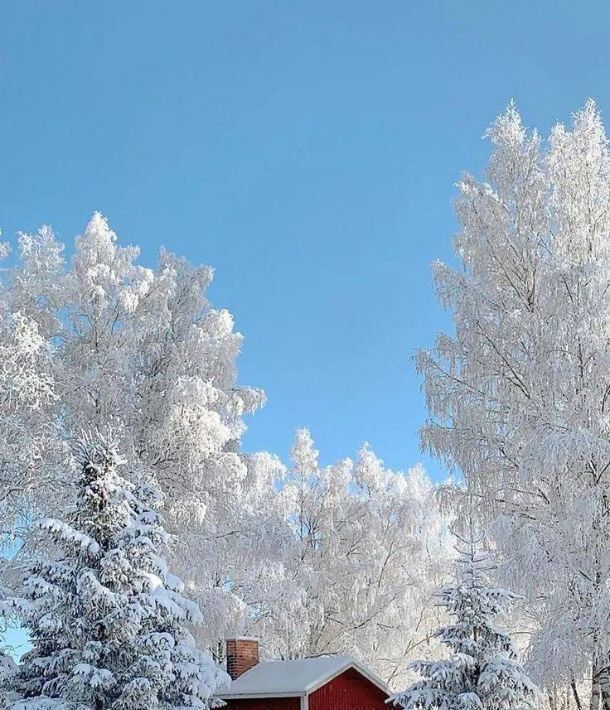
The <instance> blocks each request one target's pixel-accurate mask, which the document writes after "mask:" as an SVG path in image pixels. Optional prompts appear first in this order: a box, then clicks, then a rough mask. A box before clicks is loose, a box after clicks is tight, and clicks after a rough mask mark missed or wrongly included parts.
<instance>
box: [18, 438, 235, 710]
mask: <svg viewBox="0 0 610 710" xmlns="http://www.w3.org/2000/svg"><path fill="white" fill-rule="evenodd" d="M79 463H80V475H79V478H78V481H77V497H76V504H75V506H73V507H72V508H71V509H70V510H69V511H68V512H66V514H65V515H64V516H63V517H62V518H55V519H45V520H42V521H40V522H39V523H38V528H39V529H40V531H41V534H42V536H41V540H40V542H41V543H42V544H44V543H46V547H47V552H46V554H45V555H44V556H41V558H40V560H39V561H38V562H36V563H34V564H33V565H32V566H31V567H30V569H29V572H28V574H27V576H26V578H25V582H24V587H25V593H24V597H23V598H18V599H14V600H13V601H12V604H11V606H12V608H14V609H15V610H16V611H17V613H18V614H19V616H20V618H21V620H22V622H23V623H24V624H25V625H26V626H27V628H28V630H29V632H30V636H31V639H32V646H33V647H32V650H31V651H30V652H29V653H27V654H26V656H25V657H24V658H23V659H22V662H21V666H20V668H19V672H18V674H17V675H16V676H15V677H14V678H13V679H12V681H11V682H10V686H9V689H10V690H12V691H13V693H14V695H15V696H16V698H15V700H14V704H13V706H12V707H15V708H21V707H27V708H31V707H32V708H33V707H47V706H48V707H58V708H64V707H65V708H69V707H81V706H82V707H84V708H91V709H96V710H97V709H99V710H102V709H103V710H109V709H110V708H112V709H114V710H145V709H147V708H160V709H163V708H166V709H168V710H169V709H170V708H200V709H203V708H208V707H210V706H211V704H212V703H213V695H214V693H215V691H216V690H217V686H218V684H219V682H221V681H222V680H223V676H224V674H223V673H222V671H220V670H219V669H218V667H217V666H216V664H215V663H214V662H213V660H212V659H211V657H210V656H209V655H207V654H204V653H202V652H201V651H199V650H198V649H197V648H196V646H195V644H194V641H193V638H192V637H191V635H190V632H189V631H188V629H187V626H188V625H189V624H193V623H199V622H201V621H202V617H201V613H200V611H199V609H198V608H197V606H196V605H195V604H194V603H193V602H191V601H189V600H187V599H186V598H185V597H184V596H183V595H182V583H181V582H180V580H179V579H177V578H176V577H174V576H173V575H172V574H171V573H170V572H169V570H168V566H167V563H166V561H165V558H164V553H165V551H166V549H167V543H168V539H167V533H166V532H165V530H164V528H163V525H162V521H161V518H160V515H159V513H158V512H157V510H156V508H157V507H158V504H159V499H158V493H157V492H156V491H155V490H154V489H153V488H150V487H148V486H145V485H141V486H140V487H136V486H135V484H134V483H132V482H130V481H128V480H126V479H125V478H124V477H123V476H122V475H121V472H120V467H121V466H122V465H123V463H124V462H123V461H122V460H121V459H120V457H119V455H118V453H117V450H116V446H115V444H113V443H112V441H111V440H108V441H105V440H104V439H103V438H102V437H100V436H99V435H98V436H96V437H95V438H93V439H91V440H85V441H84V442H83V444H82V445H81V446H80V447H79Z"/></svg>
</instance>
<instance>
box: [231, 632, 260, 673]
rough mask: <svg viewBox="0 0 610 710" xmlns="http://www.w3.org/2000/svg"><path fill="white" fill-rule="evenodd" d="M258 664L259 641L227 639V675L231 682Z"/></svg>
mask: <svg viewBox="0 0 610 710" xmlns="http://www.w3.org/2000/svg"><path fill="white" fill-rule="evenodd" d="M257 663H258V639H254V638H247V637H241V638H236V639H227V673H228V674H229V675H230V676H231V680H235V679H236V678H239V676H240V675H243V674H244V673H245V672H246V671H249V670H250V668H252V667H253V666H255V665H256V664H257Z"/></svg>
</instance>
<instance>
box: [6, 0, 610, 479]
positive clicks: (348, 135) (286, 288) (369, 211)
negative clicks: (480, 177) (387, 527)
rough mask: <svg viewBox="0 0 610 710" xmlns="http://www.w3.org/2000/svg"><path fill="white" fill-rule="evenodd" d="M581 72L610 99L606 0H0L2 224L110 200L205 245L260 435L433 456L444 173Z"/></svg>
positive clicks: (556, 110)
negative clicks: (428, 385) (253, 397)
mask: <svg viewBox="0 0 610 710" xmlns="http://www.w3.org/2000/svg"><path fill="white" fill-rule="evenodd" d="M589 96H593V97H595V98H597V100H598V103H599V105H600V107H601V109H602V111H603V112H604V113H606V114H610V4H608V3H607V2H603V1H601V0H600V1H599V2H580V3H577V2H575V1H574V0H572V1H571V2H562V1H561V0H553V1H551V0H547V1H545V2H538V1H532V0H527V1H521V2H499V1H498V0H485V1H480V0H461V1H459V0H452V1H450V2H439V1H424V0H388V1H385V2H362V1H360V0H307V1H304V2H291V1H289V0H283V1H277V2H272V1H268V0H251V1H249V2H240V1H232V2H220V1H217V2H206V1H203V0H196V1H193V2H187V1H178V2H167V1H165V2H160V1H154V0H147V1H144V0H142V1H138V2H136V1H130V0H121V1H120V2H119V1H108V0H106V1H104V2H101V1H100V0H96V1H95V2H92V1H91V0H73V1H70V2H67V1H64V0H52V1H48V0H39V1H38V2H31V1H30V0H19V1H17V0H13V1H12V2H11V1H5V2H2V3H1V4H0V101H1V113H0V122H1V126H2V130H1V131H0V161H1V162H0V225H2V227H3V230H4V234H5V236H8V235H12V234H13V233H14V232H15V231H17V230H26V231H29V230H34V229H35V228H36V227H37V226H38V225H40V224H41V223H50V224H51V225H53V227H54V228H55V229H56V231H57V232H58V233H59V234H60V235H61V237H62V238H64V239H66V240H68V241H71V240H72V239H73V237H74V235H75V234H76V233H78V232H79V231H80V230H81V229H82V228H83V226H84V224H85V223H86V221H87V219H88V217H89V215H90V214H91V212H92V211H93V210H96V209H98V210H101V211H102V212H103V213H104V214H105V215H106V216H107V217H108V218H109V219H110V222H111V224H112V226H113V228H114V229H115V230H116V231H117V232H118V234H119V236H120V237H121V239H122V240H124V241H126V242H134V243H138V244H140V245H141V246H142V248H143V258H144V261H145V262H147V263H153V262H154V259H155V256H156V253H157V251H158V249H159V247H160V246H161V245H164V246H166V247H167V248H169V249H171V250H174V251H176V252H178V253H180V254H183V255H185V256H187V257H188V258H189V259H190V260H191V261H193V262H200V263H207V264H210V265H212V266H214V267H215V268H216V280H215V284H214V286H213V288H212V291H211V296H212V299H213V301H214V303H215V305H218V306H223V307H226V308H229V309H230V310H231V311H232V312H233V314H234V315H235V318H236V321H237V327H238V329H239V330H240V331H241V332H242V333H243V334H244V336H245V343H244V349H243V353H242V356H241V359H240V377H241V380H242V382H244V383H247V384H253V385H256V386H259V387H262V388H264V389H265V390H266V392H267V394H268V397H269V402H268V405H267V406H266V408H265V409H264V410H262V411H261V412H260V413H258V414H257V415H256V416H255V417H253V418H251V419H250V420H249V426H250V430H249V433H248V435H247V437H246V440H245V447H246V448H247V449H249V450H253V449H257V448H266V449H269V450H271V451H274V452H277V453H280V454H281V455H282V456H285V454H286V452H287V450H288V449H289V447H290V443H291V439H292V435H293V431H294V429H295V428H296V427H297V426H309V427H310V428H311V429H312V432H313V434H314V437H315V438H316V440H317V443H318V445H319V448H320V449H321V450H322V459H323V461H329V460H331V459H334V458H339V457H342V456H346V455H352V454H354V453H355V451H356V449H357V447H358V446H359V444H360V443H361V442H362V441H364V440H368V441H370V443H371V444H372V445H373V447H374V448H375V450H376V451H377V453H378V454H379V455H380V456H382V457H383V458H384V459H385V460H386V462H387V463H388V464H389V465H391V466H393V467H396V468H399V467H400V468H402V467H407V466H409V465H411V464H412V463H414V462H416V461H417V460H423V461H424V462H425V464H426V466H427V467H428V468H429V470H430V471H431V472H432V473H433V475H435V476H440V475H442V471H441V470H440V468H439V467H438V465H437V464H435V463H434V462H432V461H430V460H429V459H428V458H427V457H422V455H421V454H420V452H419V446H418V438H417V428H418V426H419V425H420V424H421V422H422V421H423V419H424V417H425V408H424V403H423V399H422V395H421V393H420V382H419V380H418V378H417V376H416V374H415V372H414V370H413V366H412V363H411V359H410V358H411V356H412V355H413V353H414V352H415V350H416V349H417V348H419V347H422V346H428V345H430V344H431V343H432V342H433V338H434V336H435V333H436V332H437V331H438V330H439V329H441V328H446V327H447V326H448V324H449V319H448V317H447V315H446V314H444V313H443V312H442V311H441V309H440V308H439V306H438V305H437V304H436V302H435V299H434V294H433V290H432V285H431V279H430V263H431V262H432V261H433V260H434V259H435V258H442V259H450V258H451V235H452V233H453V232H454V231H455V221H454V218H453V215H452V208H451V201H452V197H453V195H454V187H453V185H454V183H455V181H456V179H457V178H458V177H459V175H460V172H461V171H463V170H471V171H475V172H478V171H480V170H481V169H482V167H483V165H484V162H485V157H486V154H487V146H486V145H485V143H483V142H482V141H481V136H482V134H483V132H484V129H485V127H486V126H487V124H488V123H489V122H490V121H491V120H492V119H493V117H494V116H495V115H496V114H497V113H499V112H500V111H501V110H502V109H503V108H504V106H505V105H506V103H507V102H508V100H509V99H510V98H511V97H514V98H515V99H516V101H517V103H518V105H519V107H520V109H521V110H522V112H523V114H524V117H525V119H526V121H527V122H528V123H529V124H530V125H536V126H538V127H540V128H541V129H542V130H547V129H548V127H549V126H550V124H551V123H552V122H553V121H555V120H561V121H567V120H569V116H570V113H571V112H572V111H574V110H575V109H577V108H578V107H580V106H581V105H582V104H583V103H584V101H585V100H586V98H587V97H589Z"/></svg>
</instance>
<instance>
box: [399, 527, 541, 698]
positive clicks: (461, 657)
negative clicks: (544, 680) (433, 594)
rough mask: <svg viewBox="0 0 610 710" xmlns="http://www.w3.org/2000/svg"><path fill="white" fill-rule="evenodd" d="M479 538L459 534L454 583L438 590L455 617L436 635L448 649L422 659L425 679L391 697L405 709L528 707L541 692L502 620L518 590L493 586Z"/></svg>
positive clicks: (414, 666)
mask: <svg viewBox="0 0 610 710" xmlns="http://www.w3.org/2000/svg"><path fill="white" fill-rule="evenodd" d="M480 543H481V540H480V539H478V540H477V539H475V538H473V537H470V538H469V539H462V538H459V545H458V560H457V565H458V572H457V575H456V583H455V586H451V587H446V588H445V589H443V590H442V591H441V592H440V593H439V595H438V596H439V604H440V605H441V606H443V607H444V608H445V609H446V611H447V613H448V614H449V615H450V616H451V617H453V623H451V624H449V625H447V626H443V627H441V628H440V629H439V630H438V631H437V633H436V636H437V637H438V639H439V640H440V642H441V643H442V644H443V645H444V646H445V647H446V648H447V649H449V656H448V657H447V658H444V659H442V660H421V661H416V662H415V663H413V664H412V666H411V667H412V669H413V670H414V671H416V672H417V673H419V674H420V676H422V677H421V679H420V680H418V681H416V682H415V683H413V684H412V685H411V686H410V687H408V688H407V689H406V690H405V691H403V692H401V693H398V694H396V695H394V696H393V697H392V699H391V700H392V702H393V703H394V705H396V706H399V707H402V708H405V709H406V710H526V709H527V708H533V707H535V704H536V698H537V695H538V691H537V688H536V686H535V685H534V684H533V683H532V682H531V680H530V679H529V678H528V676H527V675H526V673H525V671H524V669H523V666H522V665H521V663H520V662H519V661H518V659H517V653H516V650H515V647H514V645H513V642H512V640H511V638H510V636H509V635H508V634H507V633H505V632H503V631H501V630H500V628H499V626H498V622H499V621H501V620H502V617H503V615H505V614H506V611H507V609H508V606H509V605H510V603H511V602H512V601H513V600H514V599H515V595H514V594H513V593H512V592H510V591H508V590H506V589H500V588H495V587H490V586H489V582H488V580H487V574H488V572H489V570H490V569H491V564H490V558H489V556H488V555H487V554H486V553H485V552H483V551H482V549H481V548H480Z"/></svg>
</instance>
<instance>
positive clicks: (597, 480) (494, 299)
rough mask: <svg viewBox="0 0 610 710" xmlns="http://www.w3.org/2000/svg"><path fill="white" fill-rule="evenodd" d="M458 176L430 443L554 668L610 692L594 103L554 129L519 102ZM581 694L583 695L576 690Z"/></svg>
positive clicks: (605, 323) (605, 311)
mask: <svg viewBox="0 0 610 710" xmlns="http://www.w3.org/2000/svg"><path fill="white" fill-rule="evenodd" d="M488 136H489V138H490V139H491V142H492V144H493V152H492V156H491V160H490V162H489V166H488V169H487V174H486V177H485V180H483V181H477V180H475V178H473V177H472V176H469V175H466V176H465V177H463V178H462V180H461V181H460V184H459V196H458V199H457V216H458V220H459V223H460V231H459V234H458V235H457V238H456V242H455V244H456V254H457V256H458V258H459V260H460V262H461V263H460V268H459V269H457V270H454V269H452V268H450V267H448V266H446V265H444V264H437V265H436V267H435V279H436V284H437V287H438V292H439V297H440V299H441V301H442V303H443V304H444V305H445V306H447V307H449V308H450V309H451V310H452V312H453V315H454V324H455V333H454V334H452V335H441V336H440V337H439V338H438V340H437V343H436V346H435V347H434V348H433V349H432V350H431V351H425V352H422V353H420V354H419V356H418V360H417V364H418V368H419V371H420V372H421V373H422V374H423V376H424V389H425V393H426V397H427V402H428V407H429V411H430V415H431V417H430V421H429V422H428V423H427V425H426V426H425V427H424V429H423V432H422V439H423V443H424V445H425V446H426V447H427V448H428V449H429V450H431V451H432V453H434V454H436V455H437V456H438V457H439V458H440V459H441V460H442V461H443V462H444V463H446V464H447V465H448V466H449V467H450V468H452V469H454V470H457V471H458V472H459V473H461V474H463V476H464V477H465V479H466V481H467V483H468V488H469V490H470V491H471V493H472V494H473V495H474V496H475V499H476V500H478V501H479V503H480V505H479V506H478V508H479V514H480V516H481V517H483V518H486V519H487V520H488V522H489V526H488V529H489V531H490V534H491V535H492V536H493V538H494V543H495V544H496V546H497V549H498V554H499V562H500V563H501V568H502V573H503V575H504V576H505V577H506V579H507V582H508V583H509V584H510V585H511V586H512V587H513V588H515V589H516V590H517V591H519V592H520V593H522V594H524V595H525V596H526V598H527V601H528V602H529V614H530V619H531V630H532V632H533V637H532V643H531V644H530V648H529V651H528V660H529V663H530V664H531V667H532V672H535V677H536V678H537V679H538V680H540V681H541V682H543V683H545V684H548V685H552V684H556V683H561V684H564V686H565V687H570V686H571V687H572V688H573V689H574V692H575V693H576V692H577V686H578V681H580V680H581V679H582V680H583V681H584V680H585V679H587V680H588V683H589V688H590V693H588V694H590V696H591V708H592V710H597V708H598V706H599V696H600V693H601V694H602V695H603V700H604V707H605V708H608V707H610V682H609V681H610V674H609V673H608V664H609V659H610V626H609V624H608V608H609V606H608V602H609V599H608V589H609V584H610V544H609V543H610V515H609V514H608V513H609V504H608V501H609V500H610V397H609V393H610V340H609V339H608V333H609V332H610V209H609V206H610V156H609V153H608V141H607V137H606V133H605V130H604V127H603V124H602V121H601V118H600V115H599V112H598V111H597V109H596V107H595V105H594V103H593V102H589V103H587V105H586V106H585V107H584V109H583V110H581V111H580V112H578V113H577V114H576V115H575V116H574V121H573V126H572V127H571V128H570V129H568V128H566V127H564V126H562V125H559V126H556V127H555V128H554V129H553V130H552V132H551V134H550V137H549V139H548V141H543V140H542V139H541V138H540V136H539V135H538V134H537V133H536V132H533V133H530V132H528V131H527V130H526V129H525V128H524V126H523V125H522V122H521V118H520V116H519V114H518V113H517V111H516V109H515V108H514V106H512V105H511V106H510V107H509V108H508V110H507V111H506V112H505V113H504V114H503V115H502V116H500V117H499V118H498V119H497V120H496V121H495V123H494V124H493V126H492V127H491V129H490V130H489V131H488ZM576 700H577V703H581V700H580V699H579V698H578V697H577V698H576Z"/></svg>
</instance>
